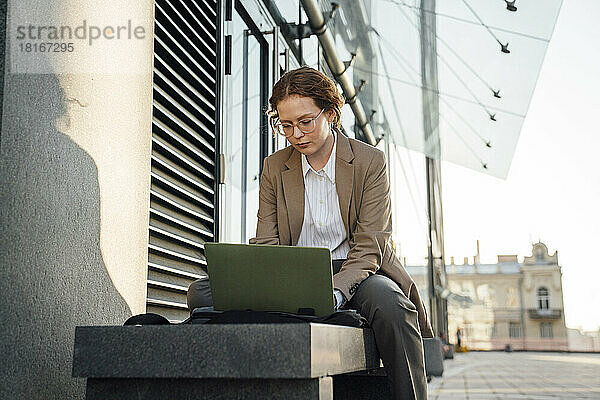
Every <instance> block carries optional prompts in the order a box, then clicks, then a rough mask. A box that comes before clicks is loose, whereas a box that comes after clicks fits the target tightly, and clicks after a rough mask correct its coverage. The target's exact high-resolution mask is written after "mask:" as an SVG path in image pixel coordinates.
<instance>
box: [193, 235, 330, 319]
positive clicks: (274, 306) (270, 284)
mask: <svg viewBox="0 0 600 400" xmlns="http://www.w3.org/2000/svg"><path fill="white" fill-rule="evenodd" d="M204 246H205V255H206V262H207V264H208V276H209V279H210V288H211V292H212V299H213V305H214V308H215V310H220V311H227V310H255V311H283V312H290V313H298V312H299V310H300V309H313V310H314V315H316V316H325V315H329V314H331V313H333V312H334V306H335V300H334V296H333V273H332V266H331V252H330V251H329V249H327V248H320V247H297V246H272V245H248V244H231V243H205V245H204ZM304 313H306V312H304Z"/></svg>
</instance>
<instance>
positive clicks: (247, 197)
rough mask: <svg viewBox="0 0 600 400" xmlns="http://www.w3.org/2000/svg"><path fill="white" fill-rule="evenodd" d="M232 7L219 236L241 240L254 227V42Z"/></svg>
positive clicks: (256, 59) (256, 77) (257, 99)
mask: <svg viewBox="0 0 600 400" xmlns="http://www.w3.org/2000/svg"><path fill="white" fill-rule="evenodd" d="M248 32H249V31H248V26H247V25H246V24H245V22H244V21H243V20H242V18H241V17H240V15H239V14H238V13H237V12H236V11H235V10H234V13H233V20H232V22H231V23H230V24H229V29H228V32H227V34H231V35H232V51H231V75H229V76H225V79H226V83H225V93H224V96H223V102H224V113H225V115H224V131H225V132H224V134H223V152H224V154H225V185H224V187H223V194H224V200H223V202H224V203H225V204H223V208H222V209H224V210H227V212H226V213H225V214H224V215H223V222H222V235H221V238H220V240H221V241H228V242H242V243H247V242H248V239H249V238H250V237H252V236H254V233H255V231H256V213H257V211H258V183H259V179H258V178H259V171H260V164H259V159H260V142H259V137H260V135H259V132H260V117H261V112H262V111H261V106H260V84H261V76H260V57H261V52H260V45H259V43H258V41H257V40H256V38H255V37H254V36H252V35H251V34H248Z"/></svg>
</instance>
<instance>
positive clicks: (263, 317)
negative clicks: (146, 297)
mask: <svg viewBox="0 0 600 400" xmlns="http://www.w3.org/2000/svg"><path fill="white" fill-rule="evenodd" d="M301 311H302V310H301ZM305 311H308V310H305ZM310 322H316V323H321V324H331V325H343V326H351V327H355V328H364V327H366V326H367V320H366V319H365V318H363V317H362V316H361V315H360V314H359V313H357V312H356V311H355V310H339V311H336V312H334V313H333V314H329V315H327V316H324V317H316V316H314V315H306V314H293V313H286V312H277V311H252V310H246V311H237V310H232V311H214V310H213V309H212V307H202V308H196V309H195V310H194V311H192V314H191V315H190V317H189V318H188V319H186V320H185V321H182V322H180V324H302V323H310ZM168 324H170V322H169V320H168V319H166V318H165V317H163V316H161V315H158V314H153V313H146V314H138V315H134V316H132V317H130V318H128V319H127V321H125V323H124V325H168Z"/></svg>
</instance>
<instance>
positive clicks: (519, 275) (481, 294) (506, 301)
mask: <svg viewBox="0 0 600 400" xmlns="http://www.w3.org/2000/svg"><path fill="white" fill-rule="evenodd" d="M408 270H409V272H410V273H411V275H412V276H413V277H414V278H415V280H416V281H417V284H418V285H419V288H422V290H426V287H425V279H426V274H425V267H424V266H409V267H408ZM446 274H447V277H448V289H449V291H448V292H447V293H446V294H447V296H448V300H449V302H448V331H449V337H450V341H451V342H453V343H456V332H457V330H458V329H460V330H461V333H462V343H463V344H464V345H466V346H467V347H469V348H470V349H478V350H499V349H504V348H505V346H506V345H510V346H511V348H512V349H514V350H552V351H567V350H568V349H569V346H568V341H567V328H566V326H565V315H564V305H563V292H562V273H561V266H560V265H559V264H558V254H557V252H555V253H554V254H552V255H550V254H548V248H547V247H546V245H545V244H544V243H541V242H538V243H535V244H533V246H532V254H531V256H526V257H524V259H523V262H521V263H520V262H519V261H518V257H517V256H516V255H499V256H498V262H497V263H496V264H482V263H480V262H479V255H476V256H475V257H473V262H472V263H470V262H469V259H468V258H466V257H465V259H464V263H463V264H456V263H455V260H454V257H452V258H451V261H450V264H449V265H447V266H446Z"/></svg>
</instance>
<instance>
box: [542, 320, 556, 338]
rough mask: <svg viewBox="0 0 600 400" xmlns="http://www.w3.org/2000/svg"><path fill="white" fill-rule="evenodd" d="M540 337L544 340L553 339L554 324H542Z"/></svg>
mask: <svg viewBox="0 0 600 400" xmlns="http://www.w3.org/2000/svg"><path fill="white" fill-rule="evenodd" d="M540 337H541V338H543V339H552V338H553V337H554V333H553V332H552V324H551V323H550V322H542V323H541V324H540Z"/></svg>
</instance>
